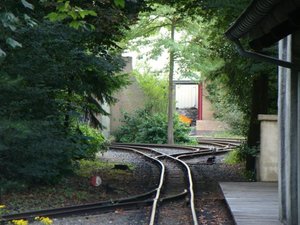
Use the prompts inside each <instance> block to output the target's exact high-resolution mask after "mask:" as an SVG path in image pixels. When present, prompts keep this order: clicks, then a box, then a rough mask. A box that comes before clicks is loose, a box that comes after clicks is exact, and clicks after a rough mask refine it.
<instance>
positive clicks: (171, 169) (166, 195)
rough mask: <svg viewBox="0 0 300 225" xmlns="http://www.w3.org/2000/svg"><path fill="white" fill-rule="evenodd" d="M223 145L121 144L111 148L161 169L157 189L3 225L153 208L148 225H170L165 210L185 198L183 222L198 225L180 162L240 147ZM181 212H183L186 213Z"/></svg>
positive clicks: (23, 216)
mask: <svg viewBox="0 0 300 225" xmlns="http://www.w3.org/2000/svg"><path fill="white" fill-rule="evenodd" d="M220 142H222V143H218V141H212V142H210V141H209V140H207V141H206V143H205V144H207V145H208V147H199V146H197V147H182V146H173V145H146V144H145V145H142V144H139V145H124V144H122V145H119V146H117V145H113V146H112V147H111V148H112V149H117V148H119V149H122V150H124V149H127V150H128V151H131V152H134V153H136V154H140V155H142V156H143V157H144V159H145V160H150V161H151V162H152V163H153V164H155V165H156V166H158V167H159V168H160V169H161V174H160V179H159V182H158V183H159V184H158V186H157V188H155V189H153V190H150V191H149V192H147V193H144V194H141V195H137V196H132V197H129V198H123V199H117V200H114V201H101V202H97V203H92V204H84V205H77V206H70V207H63V208H55V209H49V210H39V211H32V212H25V213H17V214H10V215H3V216H2V217H1V218H0V223H2V224H5V223H7V222H9V221H11V220H14V219H28V220H32V219H33V218H35V217H37V216H48V217H52V218H55V217H66V216H70V215H83V214H91V213H98V214H99V213H101V212H107V211H112V210H115V209H118V208H124V209H132V208H140V207H145V206H151V208H152V211H151V219H150V222H149V224H150V225H152V224H169V221H167V222H166V223H164V222H158V221H159V219H161V218H162V219H163V220H165V219H166V218H167V214H168V213H167V214H166V215H165V214H164V211H165V210H166V209H167V210H166V211H168V209H169V208H170V207H178V202H175V200H176V199H178V198H180V197H183V196H185V197H186V198H185V201H183V202H184V203H183V202H181V204H182V206H183V207H185V206H188V205H189V207H190V209H189V210H188V211H189V213H187V211H186V212H185V213H184V214H185V216H186V215H188V214H190V219H187V218H185V217H184V216H183V215H182V218H183V219H184V220H185V223H184V224H187V221H190V224H198V220H197V215H196V211H195V207H194V193H193V182H192V175H191V170H190V168H189V166H188V165H187V164H186V163H185V162H184V161H182V160H181V159H180V158H182V159H183V158H192V157H197V156H201V155H202V156H203V155H209V154H212V153H213V154H216V151H215V149H217V153H224V152H226V151H228V150H230V149H231V148H233V147H235V146H237V145H238V142H236V143H233V144H230V143H229V141H226V140H221V141H220ZM239 143H240V142H239ZM147 147H148V148H147ZM149 147H151V148H149ZM165 177H167V178H165ZM165 179H166V180H165ZM174 184H175V185H174ZM180 186H181V187H180ZM174 187H176V188H174ZM184 187H185V188H184ZM168 204H169V205H168ZM172 204H173V205H172ZM181 211H182V212H183V211H184V210H181Z"/></svg>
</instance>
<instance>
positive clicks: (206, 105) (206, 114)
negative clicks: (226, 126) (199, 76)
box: [202, 83, 214, 120]
mask: <svg viewBox="0 0 300 225" xmlns="http://www.w3.org/2000/svg"><path fill="white" fill-rule="evenodd" d="M202 93H203V98H202V101H203V103H202V106H203V109H202V120H214V112H213V110H212V105H211V102H210V101H209V100H208V91H207V90H206V85H205V83H203V91H202Z"/></svg>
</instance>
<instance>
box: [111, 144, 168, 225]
mask: <svg viewBox="0 0 300 225" xmlns="http://www.w3.org/2000/svg"><path fill="white" fill-rule="evenodd" d="M126 146H130V145H126ZM134 147H135V146H134ZM111 148H112V149H121V150H129V151H134V152H136V151H138V150H135V149H133V148H130V147H124V146H122V145H113V146H112V147H111ZM140 148H141V147H140ZM143 150H147V151H150V152H156V151H152V149H146V148H143ZM138 152H139V151H138ZM140 153H141V154H143V155H146V156H147V157H151V156H148V155H147V154H144V153H142V152H140ZM156 153H158V154H159V156H162V155H163V154H162V153H160V152H156ZM151 158H153V157H151ZM153 159H154V160H157V161H158V162H159V164H160V165H161V174H160V179H159V184H158V187H157V188H156V195H155V197H154V199H153V204H152V210H151V216H150V222H149V225H154V223H155V218H156V211H157V207H158V203H159V199H160V194H161V190H162V186H163V183H164V177H165V165H164V164H163V163H162V162H161V161H160V160H158V159H156V158H153Z"/></svg>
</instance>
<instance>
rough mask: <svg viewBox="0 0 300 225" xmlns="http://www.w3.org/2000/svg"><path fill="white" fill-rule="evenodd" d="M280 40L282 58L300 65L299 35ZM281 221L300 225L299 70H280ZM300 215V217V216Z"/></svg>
mask: <svg viewBox="0 0 300 225" xmlns="http://www.w3.org/2000/svg"><path fill="white" fill-rule="evenodd" d="M299 34H300V33H297V34H294V35H293V36H288V37H287V38H285V39H283V40H282V41H280V44H279V57H280V58H281V59H283V60H286V61H292V62H293V63H297V64H299V58H298V54H299V50H300V48H299V41H300V39H299V37H300V35H299ZM278 98H279V101H278V102H279V107H278V108H279V111H278V115H279V136H280V144H279V146H280V159H279V162H280V170H279V203H280V219H281V220H282V222H284V223H286V224H288V225H294V224H295V225H298V224H300V214H299V205H300V201H299V200H300V196H299V195H298V190H300V180H299V176H300V168H299V166H300V165H299V164H300V123H299V121H300V76H299V72H298V71H294V70H290V69H286V68H282V67H279V95H278ZM298 162H299V163H298ZM298 215H299V216H298Z"/></svg>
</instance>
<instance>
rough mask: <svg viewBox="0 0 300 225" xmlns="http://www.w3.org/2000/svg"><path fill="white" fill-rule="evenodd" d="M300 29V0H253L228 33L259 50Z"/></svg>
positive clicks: (228, 35)
mask: <svg viewBox="0 0 300 225" xmlns="http://www.w3.org/2000/svg"><path fill="white" fill-rule="evenodd" d="M299 29H300V0H253V1H252V2H251V4H250V5H249V6H248V7H247V9H246V10H245V11H244V12H243V13H242V14H241V15H240V17H239V18H238V19H237V20H236V21H235V22H234V23H233V25H232V26H231V27H230V28H229V29H228V30H227V31H226V33H225V35H226V36H227V37H228V38H229V39H230V40H232V41H235V42H236V41H238V40H239V39H241V38H248V40H249V46H250V47H251V48H252V49H253V50H255V51H260V50H261V49H263V48H266V47H269V46H271V45H273V44H275V43H276V42H278V41H279V40H281V39H282V38H284V37H286V36H287V35H289V34H292V33H293V32H295V31H296V30H299Z"/></svg>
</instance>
